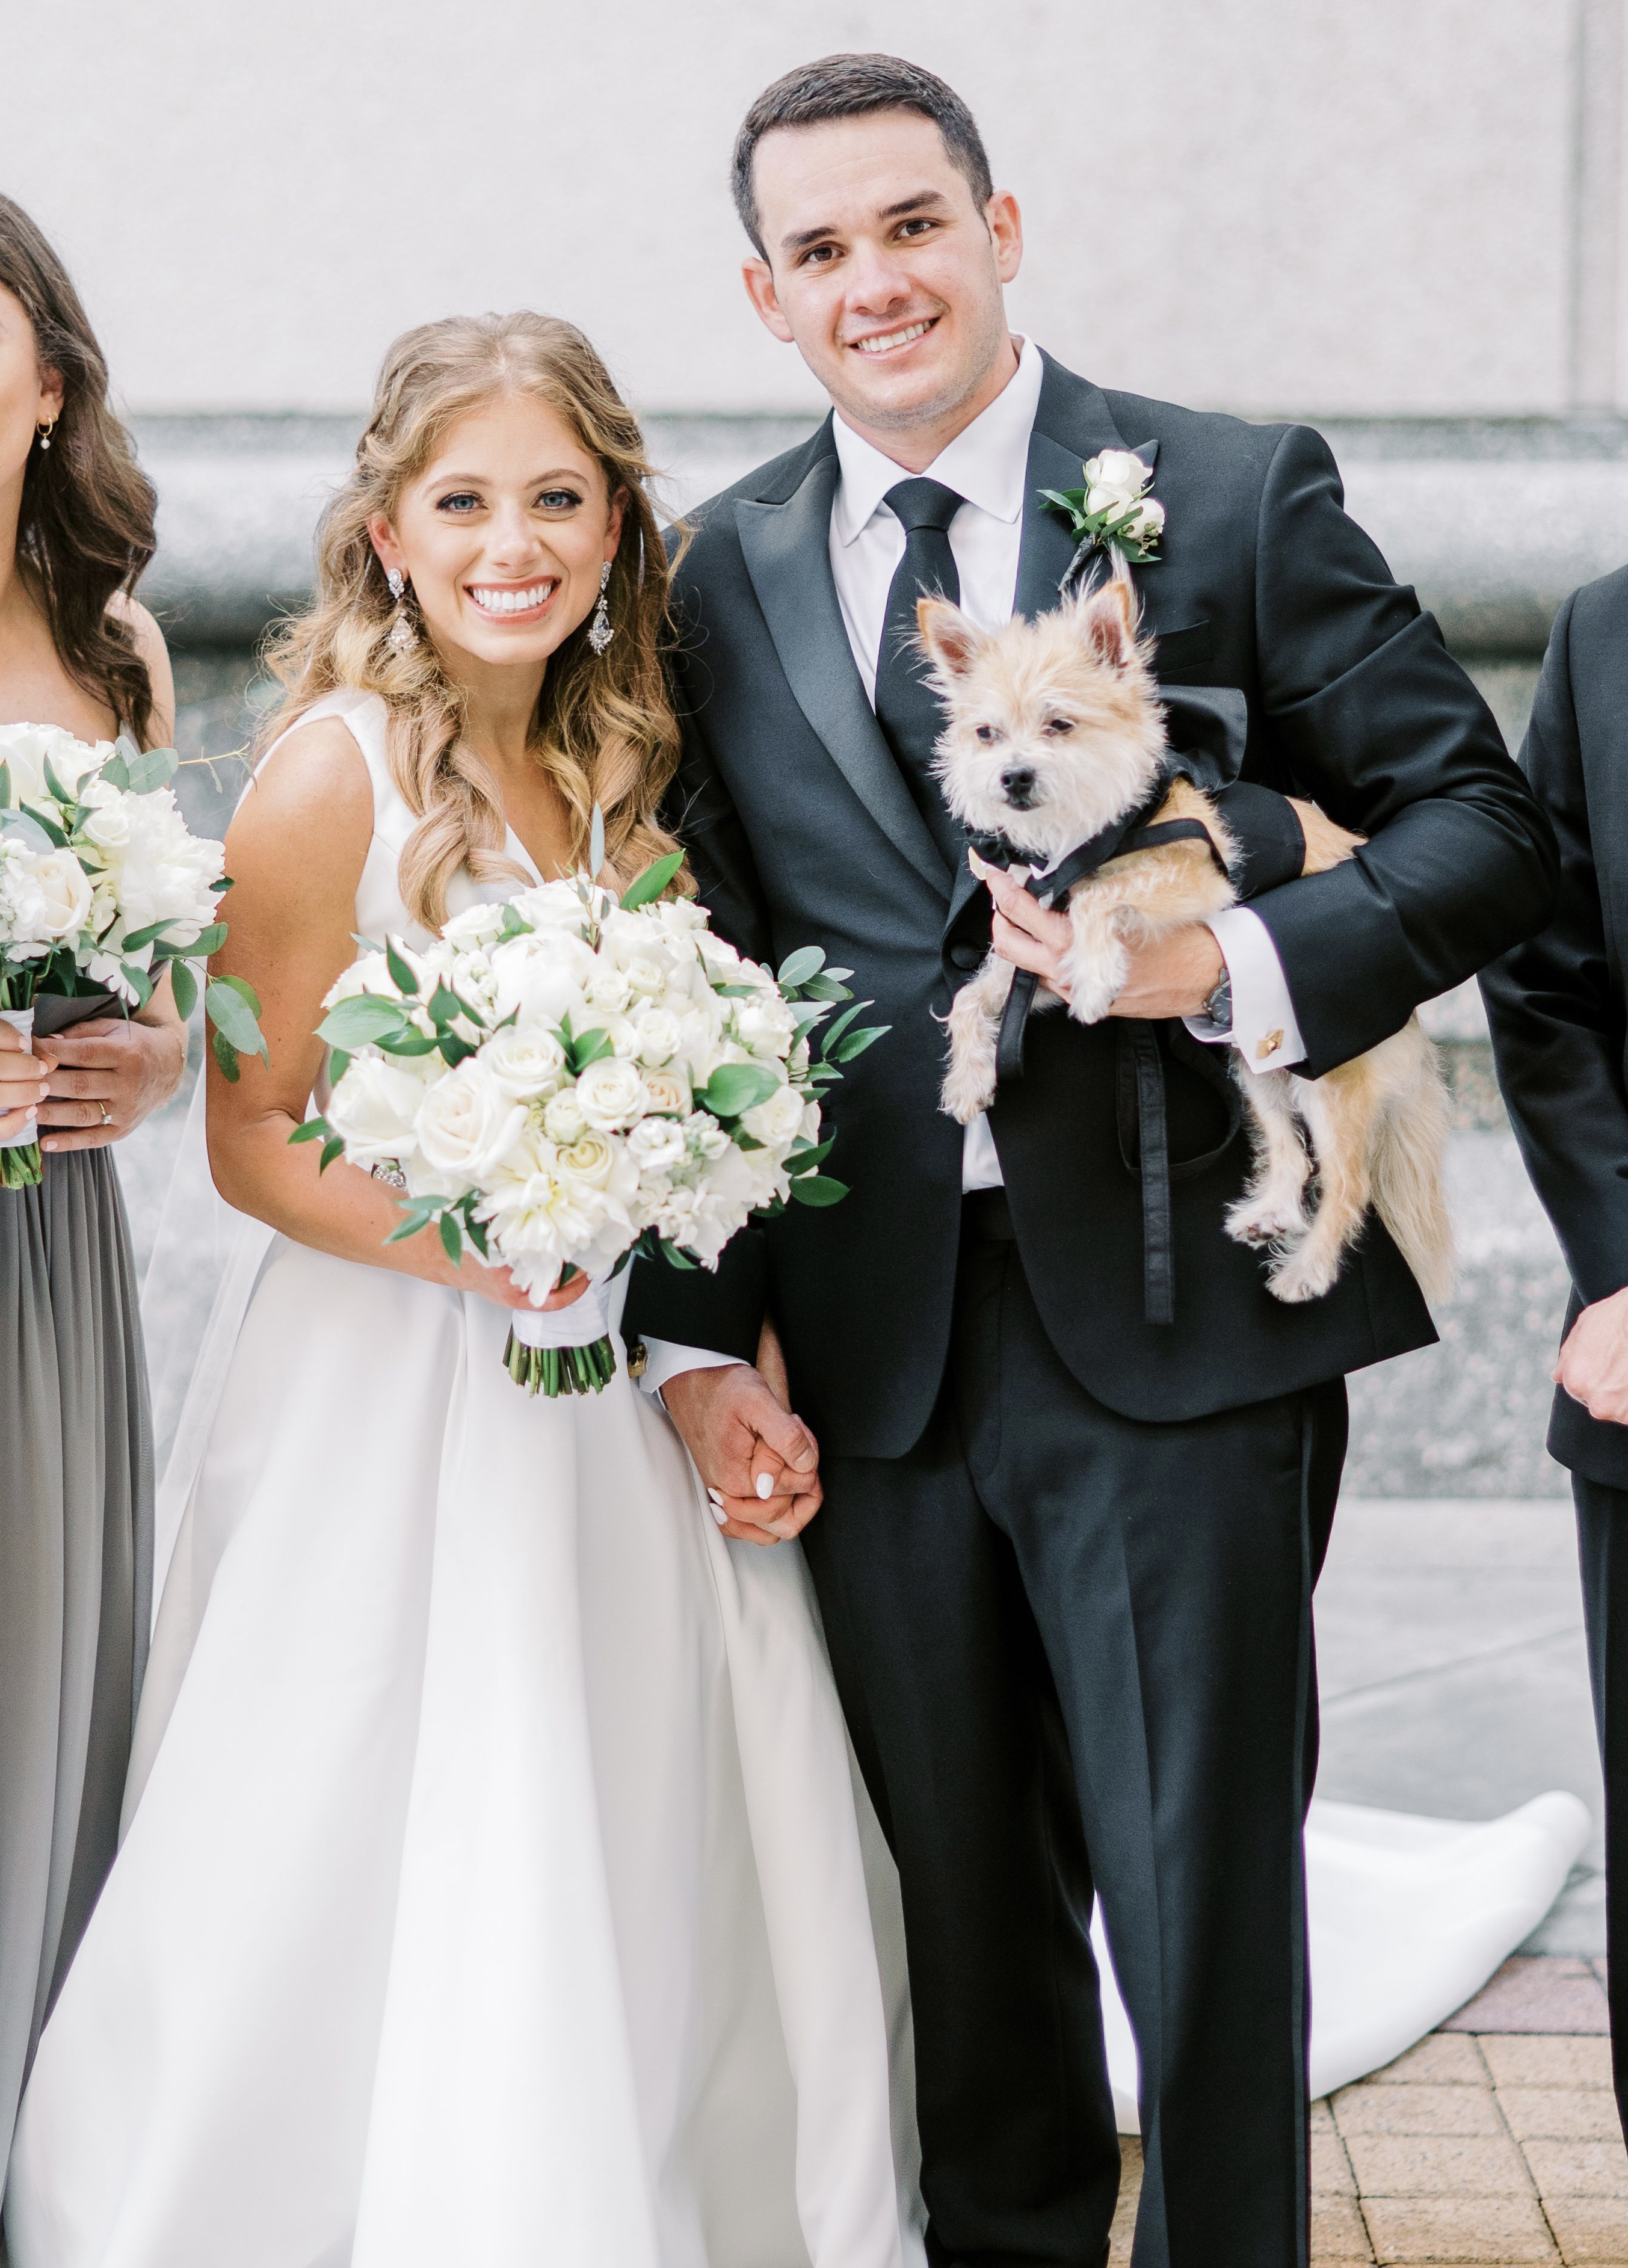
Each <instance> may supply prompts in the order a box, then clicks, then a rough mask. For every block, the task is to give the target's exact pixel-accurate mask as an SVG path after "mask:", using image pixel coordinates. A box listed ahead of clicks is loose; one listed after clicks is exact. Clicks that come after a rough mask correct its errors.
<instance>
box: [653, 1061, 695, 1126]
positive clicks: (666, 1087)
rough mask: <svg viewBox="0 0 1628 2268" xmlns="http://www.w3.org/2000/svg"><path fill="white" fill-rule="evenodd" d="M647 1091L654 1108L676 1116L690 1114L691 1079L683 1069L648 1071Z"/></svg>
mask: <svg viewBox="0 0 1628 2268" xmlns="http://www.w3.org/2000/svg"><path fill="white" fill-rule="evenodd" d="M645 1094H646V1096H647V1097H648V1098H649V1104H650V1108H651V1109H652V1110H659V1111H664V1112H667V1113H669V1114H670V1115H671V1116H674V1118H683V1117H686V1116H688V1115H689V1080H688V1079H686V1078H685V1076H684V1074H683V1072H682V1071H646V1072H645ZM641 1123H643V1122H641Z"/></svg>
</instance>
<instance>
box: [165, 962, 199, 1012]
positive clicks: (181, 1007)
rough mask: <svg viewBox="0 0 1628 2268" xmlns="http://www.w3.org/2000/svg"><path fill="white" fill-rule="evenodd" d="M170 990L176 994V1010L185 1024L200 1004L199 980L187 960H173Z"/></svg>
mask: <svg viewBox="0 0 1628 2268" xmlns="http://www.w3.org/2000/svg"><path fill="white" fill-rule="evenodd" d="M170 990H171V991H172V992H173V994H174V995H175V1013H176V1014H177V1015H178V1016H179V1017H180V1020H181V1022H182V1023H183V1024H185V1023H187V1022H188V1021H189V1020H190V1019H191V1016H192V1012H193V1010H194V1009H195V1007H196V1006H197V1005H198V980H197V978H196V977H195V976H194V975H193V973H192V970H191V968H189V967H188V964H187V963H186V961H171V963H170Z"/></svg>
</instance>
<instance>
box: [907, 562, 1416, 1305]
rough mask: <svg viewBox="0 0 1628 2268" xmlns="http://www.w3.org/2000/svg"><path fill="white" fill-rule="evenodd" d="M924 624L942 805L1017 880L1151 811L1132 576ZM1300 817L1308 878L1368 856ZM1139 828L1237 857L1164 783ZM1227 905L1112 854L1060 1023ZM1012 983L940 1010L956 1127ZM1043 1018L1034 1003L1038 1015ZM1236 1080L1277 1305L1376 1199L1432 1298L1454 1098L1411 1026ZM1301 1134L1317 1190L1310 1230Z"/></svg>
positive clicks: (1093, 882)
mask: <svg viewBox="0 0 1628 2268" xmlns="http://www.w3.org/2000/svg"><path fill="white" fill-rule="evenodd" d="M917 621H918V623H919V625H920V630H921V638H922V644H923V646H924V649H925V652H926V654H927V656H928V659H929V661H930V663H931V666H932V680H933V682H934V684H935V686H936V688H937V689H938V691H939V695H940V696H941V698H942V700H943V702H944V703H945V707H946V709H947V712H948V721H947V725H946V727H945V730H944V733H943V734H942V736H941V737H940V739H939V753H938V758H937V765H936V769H937V770H938V773H939V777H940V779H941V780H942V781H943V784H944V792H945V796H946V798H947V801H948V803H949V805H950V807H951V809H952V810H953V811H954V813H955V814H956V816H957V817H958V818H959V819H961V821H964V823H965V824H966V826H967V827H968V828H969V830H970V831H971V832H972V833H973V834H975V835H984V836H1000V837H1001V838H1003V839H1004V841H1005V843H1006V844H1008V845H1009V846H1010V848H1011V850H1012V851H1013V854H1014V857H1015V858H1017V859H1019V860H1023V861H1027V862H1028V863H1027V864H1026V865H1014V867H1013V873H1014V876H1016V877H1017V878H1019V879H1021V877H1022V876H1023V875H1024V874H1025V873H1028V872H1030V871H1036V870H1043V869H1046V868H1049V867H1050V866H1051V865H1054V864H1056V863H1057V861H1058V860H1059V859H1060V858H1063V857H1064V855H1065V854H1066V853H1068V852H1070V851H1073V850H1074V849H1075V848H1076V846H1078V845H1079V844H1080V843H1086V842H1087V841H1089V840H1090V839H1091V838H1092V837H1094V836H1097V835H1099V834H1101V831H1102V830H1103V829H1104V828H1109V827H1110V826H1113V825H1115V824H1116V823H1118V822H1121V821H1123V820H1124V819H1125V818H1126V817H1127V816H1128V815H1129V814H1132V813H1134V812H1137V811H1138V810H1140V809H1142V807H1143V806H1145V805H1146V804H1147V803H1148V800H1149V799H1150V797H1152V796H1153V794H1154V792H1155V791H1156V789H1157V787H1158V784H1159V782H1160V777H1161V767H1162V766H1163V764H1164V762H1165V759H1166V756H1167V746H1166V740H1165V731H1164V720H1163V714H1162V711H1161V709H1160V701H1159V689H1158V686H1157V683H1156V681H1155V680H1154V677H1153V672H1152V670H1151V668H1150V667H1149V662H1148V655H1149V652H1150V648H1149V647H1148V646H1146V645H1145V644H1142V643H1141V642H1140V641H1139V640H1138V636H1137V603H1136V597H1135V593H1134V592H1133V590H1132V588H1131V583H1130V579H1129V578H1128V577H1125V576H1123V575H1119V576H1116V578H1114V579H1113V580H1112V581H1111V582H1109V584H1108V585H1106V587H1104V588H1103V589H1101V591H1098V592H1095V593H1092V594H1090V595H1089V596H1087V597H1084V598H1079V599H1075V600H1070V601H1067V602H1065V603H1064V606H1063V607H1062V608H1061V609H1060V610H1059V611H1058V612H1057V613H1055V614H1050V615H1042V616H1041V617H1040V619H1039V620H1038V621H1035V622H1027V621H1025V620H1024V619H1023V618H1022V617H1021V616H1018V615H1014V616H1013V620H1012V621H1011V622H1010V623H1009V624H1007V625H1006V628H1005V629H1003V630H997V631H994V632H985V631H983V630H978V629H977V628H976V625H975V624H974V623H973V622H970V621H969V619H968V617H967V616H966V615H963V614H962V613H961V609H960V608H958V607H954V606H952V605H950V604H949V602H948V601H947V600H943V599H924V600H922V601H921V603H920V605H919V607H918V608H917ZM1295 808H1296V810H1297V812H1298V813H1299V814H1300V821H1301V825H1302V827H1303V828H1304V830H1305V835H1306V846H1307V847H1306V865H1305V872H1306V873H1322V872H1323V871H1324V869H1325V868H1327V867H1330V866H1334V865H1339V864H1340V863H1341V862H1342V861H1343V860H1344V859H1346V858H1350V857H1351V856H1352V852H1353V851H1357V850H1359V848H1360V847H1361V844H1362V843H1363V841H1364V839H1365V838H1364V837H1363V836H1359V835H1351V834H1348V833H1347V832H1346V831H1345V829H1344V828H1341V827H1337V826H1336V825H1335V824H1334V822H1333V821H1331V820H1329V819H1327V818H1325V817H1324V816H1323V814H1322V813H1321V812H1320V811H1319V810H1318V809H1317V808H1316V806H1315V805H1313V804H1308V803H1300V802H1298V801H1297V802H1296V804H1295ZM1149 816H1150V818H1152V819H1153V820H1155V821H1160V822H1162V821H1167V820H1175V819H1189V820H1191V819H1197V820H1198V821H1201V823H1202V825H1203V827H1204V829H1205V830H1206V831H1207V833H1208V835H1209V837H1210V839H1211V841H1212V842H1213V843H1214V844H1215V847H1216V851H1217V852H1219V857H1220V858H1222V859H1226V860H1228V861H1230V860H1231V858H1232V855H1233V851H1234V844H1233V843H1232V841H1231V839H1230V837H1229V836H1228V835H1227V829H1226V828H1225V826H1224V825H1223V823H1222V821H1221V820H1220V819H1219V815H1218V814H1217V812H1216V808H1215V806H1214V804H1213V803H1212V801H1211V799H1209V797H1208V796H1206V795H1205V794H1204V793H1203V792H1202V791H1201V790H1199V789H1198V788H1197V787H1195V786H1193V785H1192V784H1191V783H1190V782H1189V781H1187V780H1184V779H1175V780H1172V781H1171V782H1170V784H1169V788H1168V793H1167V794H1166V795H1165V797H1164V799H1163V800H1162V802H1161V803H1160V804H1159V805H1158V806H1157V809H1156V810H1155V811H1154V812H1153V813H1151V814H1149ZM973 855H974V856H975V858H976V853H975V854H973ZM1236 895H1237V893H1236V891H1235V889H1234V886H1233V884H1232V882H1231V880H1229V879H1228V877H1227V874H1226V873H1224V872H1223V870H1222V867H1221V865H1219V863H1218V860H1217V858H1216V857H1215V856H1213V855H1212V852H1211V851H1210V848H1209V845H1208V843H1205V842H1204V841H1202V840H1186V841H1178V842H1169V843H1161V844H1160V845H1158V846H1156V847H1153V846H1150V847H1148V848H1146V849H1143V850H1133V851H1130V852H1128V853H1126V854H1124V855H1123V856H1120V857H1116V858H1111V859H1109V861H1108V862H1107V864H1105V865H1103V866H1101V869H1100V870H1099V871H1098V872H1097V873H1094V874H1091V875H1089V876H1088V877H1087V878H1086V879H1085V880H1081V881H1079V882H1078V883H1076V884H1075V886H1074V887H1073V889H1072V893H1071V895H1070V896H1069V900H1068V915H1069V919H1070V921H1071V923H1072V927H1073V941H1072V946H1070V948H1069V952H1068V954H1067V957H1066V961H1065V963H1064V975H1065V976H1066V979H1067V982H1068V985H1069V991H1070V998H1069V1004H1068V1005H1069V1010H1070V1013H1072V1015H1074V1016H1076V1017H1078V1018H1079V1021H1080V1022H1081V1023H1082V1024H1094V1023H1096V1022H1098V1021H1099V1020H1101V1018H1102V1017H1104V1016H1106V1015H1107V1014H1108V1013H1109V1008H1110V1007H1111V1005H1112V1004H1113V1001H1114V998H1115V996H1116V994H1117V992H1118V991H1119V990H1120V987H1121V986H1122V985H1123V983H1124V981H1125V978H1126V976H1127V975H1128V974H1129V971H1130V958H1129V954H1128V951H1127V948H1128V947H1129V946H1133V945H1139V944H1141V943H1143V942H1145V941H1151V940H1153V939H1157V938H1160V937H1163V936H1166V935H1168V932H1170V931H1172V930H1175V929H1180V928H1182V927H1184V926H1186V925H1187V924H1189V923H1191V922H1197V921H1202V920H1203V919H1204V917H1205V916H1207V915H1210V914H1213V913H1217V912H1219V910H1220V909H1221V908H1222V907H1223V906H1228V905H1231V904H1232V903H1233V902H1234V899H1235V897H1236ZM1012 977H1013V970H1012V967H1011V964H1010V963H1009V962H1007V961H1000V960H998V959H997V958H996V957H995V955H994V954H991V955H990V956H989V958H988V959H987V960H986V961H984V963H983V968H981V969H980V970H979V971H978V974H977V975H976V976H975V977H974V978H973V979H972V980H971V982H970V983H968V984H967V985H966V986H965V987H964V988H963V989H962V990H961V992H959V993H958V994H957V996H956V998H955V1002H954V1006H953V1007H952V1009H951V1011H950V1014H949V1035H950V1054H949V1066H948V1070H947V1073H946V1076H945V1080H944V1088H943V1097H942V1100H943V1107H944V1108H945V1109H946V1110H947V1112H948V1113H949V1115H950V1116H951V1117H952V1118H956V1119H959V1120H960V1121H961V1123H962V1124H963V1125H964V1124H965V1123H967V1122H968V1121H969V1119H971V1118H973V1117H976V1115H977V1113H978V1112H979V1111H980V1110H983V1109H986V1108H988V1106H989V1105H990V1104H991V1102H992V1101H994V1099H995V1085H996V1048H997V1041H998V1035H999V1029H1000V1020H1001V1015H1002V1013H1003V1011H1004V1009H1005V1006H1006V996H1007V994H1008V992H1009V991H1010V990H1011V986H1012ZM1036 1005H1044V1006H1052V1005H1057V1004H1056V1002H1055V1001H1054V1000H1053V998H1051V996H1050V995H1049V994H1047V993H1045V992H1042V994H1041V996H1040V999H1039V1001H1038V1002H1037V1003H1036ZM1228 1052H1229V1053H1230V1052H1231V1050H1230V1049H1229V1050H1228ZM1234 1077H1235V1079H1236V1082H1237V1085H1238V1086H1239V1089H1240V1091H1241V1094H1242V1096H1243V1101H1244V1103H1245V1106H1246V1109H1247V1112H1248V1115H1249V1123H1250V1124H1251V1127H1252V1130H1253V1137H1254V1145H1255V1152H1256V1169H1255V1173H1254V1176H1253V1178H1252V1180H1251V1182H1250V1184H1249V1188H1248V1189H1246V1190H1245V1192H1244V1194H1243V1196H1242V1197H1241V1198H1240V1199H1239V1201H1238V1203H1237V1204H1234V1206H1233V1207H1232V1208H1231V1210H1230V1211H1229V1212H1228V1214H1227V1233H1228V1234H1229V1235H1231V1236H1233V1237H1234V1238H1235V1239H1236V1240H1237V1241H1238V1242H1239V1243H1241V1244H1251V1245H1261V1246H1266V1247H1269V1248H1271V1256H1272V1266H1271V1274H1270V1276H1269V1278H1268V1281H1269V1284H1270V1286H1271V1290H1272V1291H1273V1292H1275V1293H1276V1295H1277V1297H1278V1299H1280V1300H1315V1299H1318V1298H1320V1297H1321V1296H1322V1293H1323V1292H1326V1291H1328V1290H1329V1288H1330V1285H1332V1284H1333V1282H1334V1280H1335V1278H1336V1277H1337V1275H1338V1273H1339V1270H1340V1264H1341V1262H1342V1260H1343V1258H1344V1254H1345V1251H1346V1249H1347V1248H1348V1247H1349V1246H1350V1244H1351V1243H1352V1240H1353V1239H1354V1238H1355V1237H1356V1236H1357V1234H1358V1233H1359V1230H1360V1229H1361V1226H1362V1221H1363V1217H1364V1215H1365V1213H1366V1211H1367V1208H1368V1206H1369V1204H1374V1206H1375V1207H1376V1208H1377V1209H1378V1211H1379V1213H1380V1216H1381V1219H1382V1220H1383V1221H1384V1223H1385V1225H1386V1226H1387V1227H1388V1228H1389V1231H1390V1233H1391V1234H1392V1235H1393V1236H1394V1237H1395V1239H1396V1242H1397V1244H1398V1245H1399V1246H1400V1248H1401V1249H1402V1252H1403V1256H1404V1257H1405V1259H1406V1260H1407V1262H1408V1264H1409V1266H1410V1267H1411V1269H1412V1270H1413V1272H1414V1274H1415V1276H1416V1277H1417V1278H1418V1282H1419V1285H1420V1286H1421V1288H1422V1289H1423V1290H1424V1292H1425V1294H1426V1295H1427V1296H1428V1297H1429V1298H1432V1299H1440V1298H1444V1297H1445V1296H1446V1295H1447V1293H1448V1291H1449V1290H1450V1289H1451V1285H1452V1278H1453V1259H1452V1240H1451V1231H1450V1228H1449V1225H1448V1212H1447V1206H1446V1204H1445V1201H1444V1199H1443V1197H1442V1190H1441V1160H1442V1152H1443V1149H1444V1147H1445V1145H1446V1140H1447V1132H1448V1099H1447V1092H1446V1089H1445V1087H1444V1086H1443V1084H1442V1079H1441V1073H1440V1067H1439V1065H1438V1064H1437V1062H1436V1057H1435V1050H1434V1049H1433V1047H1432V1045H1431V1043H1430V1042H1429V1040H1428V1039H1427V1038H1426V1036H1425V1033H1424V1031H1423V1030H1422V1028H1421V1027H1420V1025H1419V1023H1418V1018H1417V1017H1415V1018H1412V1019H1411V1020H1409V1022H1408V1023H1407V1024H1406V1026H1405V1027H1403V1029H1402V1030H1401V1031H1400V1032H1398V1033H1396V1035H1394V1037H1392V1038H1390V1039H1388V1040H1385V1041H1382V1042H1381V1044H1380V1045H1379V1046H1378V1047H1377V1048H1374V1049H1371V1050H1370V1051H1369V1053H1368V1054H1366V1055H1365V1056H1359V1057H1356V1059H1355V1060H1354V1061H1352V1062H1351V1063H1347V1064H1341V1065H1340V1066H1339V1068H1338V1069H1337V1070H1336V1071H1329V1072H1327V1073H1325V1075H1324V1076H1323V1077H1322V1079H1297V1078H1296V1077H1295V1076H1294V1074H1293V1071H1267V1072H1259V1073H1257V1072H1255V1071H1249V1070H1248V1069H1246V1068H1244V1067H1243V1066H1241V1065H1237V1066H1234ZM1308 1135H1309V1137H1310V1142H1311V1150H1312V1152H1314V1153H1315V1161H1316V1172H1317V1185H1318V1203H1317V1207H1316V1211H1315V1213H1313V1214H1312V1215H1310V1217H1309V1218H1308V1212H1307V1192H1308V1182H1309V1181H1310V1178H1311V1172H1312V1158H1311V1156H1309V1155H1308V1149H1307V1141H1306V1137H1307V1136H1308Z"/></svg>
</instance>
